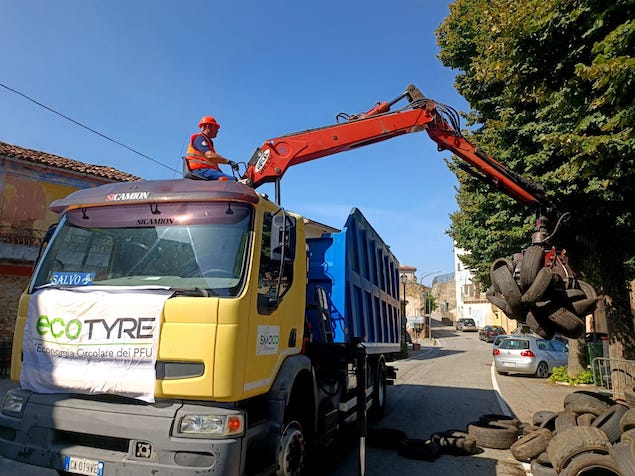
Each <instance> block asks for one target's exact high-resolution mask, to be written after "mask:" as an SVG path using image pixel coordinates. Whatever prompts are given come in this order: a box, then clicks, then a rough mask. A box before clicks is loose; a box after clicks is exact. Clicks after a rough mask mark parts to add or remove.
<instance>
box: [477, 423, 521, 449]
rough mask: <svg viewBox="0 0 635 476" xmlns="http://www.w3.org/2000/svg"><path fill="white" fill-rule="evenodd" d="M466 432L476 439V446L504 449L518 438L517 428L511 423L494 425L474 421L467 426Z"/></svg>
mask: <svg viewBox="0 0 635 476" xmlns="http://www.w3.org/2000/svg"><path fill="white" fill-rule="evenodd" d="M467 432H468V434H469V435H470V436H471V437H472V438H474V439H475V440H476V445H477V446H482V447H484V448H494V449H501V450H506V449H509V447H510V446H511V445H512V444H513V443H514V442H515V441H516V439H517V438H518V428H516V427H515V426H513V425H495V424H491V423H488V422H483V421H476V422H472V423H470V424H469V425H468V426H467Z"/></svg>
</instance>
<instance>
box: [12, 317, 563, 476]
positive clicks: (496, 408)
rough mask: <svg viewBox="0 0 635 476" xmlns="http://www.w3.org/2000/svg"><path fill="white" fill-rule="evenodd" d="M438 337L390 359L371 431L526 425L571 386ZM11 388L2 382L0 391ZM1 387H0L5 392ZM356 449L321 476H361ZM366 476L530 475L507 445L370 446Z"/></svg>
mask: <svg viewBox="0 0 635 476" xmlns="http://www.w3.org/2000/svg"><path fill="white" fill-rule="evenodd" d="M434 324H435V321H434V320H433V337H434V338H435V339H433V340H426V341H423V342H422V347H421V350H419V351H411V353H410V356H409V358H407V359H404V360H400V361H397V362H393V363H392V364H391V365H394V366H395V367H397V368H398V374H397V377H398V378H397V381H396V382H395V385H393V386H390V387H388V392H387V397H388V408H387V411H386V414H385V416H384V418H383V420H381V421H380V422H377V423H371V424H370V425H369V427H370V428H373V427H376V428H396V429H400V430H403V431H404V432H405V433H406V434H407V435H408V437H409V438H423V439H426V438H428V437H429V436H430V435H431V434H432V433H433V432H435V431H444V430H463V431H465V430H466V428H467V425H468V424H469V423H470V422H472V421H475V420H478V418H479V416H480V415H483V414H487V413H504V414H507V415H514V416H516V417H518V418H519V419H520V420H521V421H523V422H529V421H530V420H531V416H532V415H533V414H534V413H535V412H537V411H541V410H552V411H560V410H562V407H563V405H562V402H563V399H564V396H565V395H566V394H568V393H570V392H572V391H574V390H576V389H575V388H573V387H563V386H559V385H553V384H550V383H549V382H548V381H546V380H539V379H536V378H533V377H528V376H513V375H511V376H500V375H496V374H495V372H493V369H492V366H491V363H492V356H491V344H487V343H485V342H482V341H479V339H478V336H477V334H476V333H461V332H456V331H455V330H454V329H453V328H450V327H443V326H441V325H440V324H439V323H438V322H436V326H434ZM2 384H4V388H6V386H7V382H6V379H3V380H0V388H3V386H2ZM1 391H2V390H0V392H1ZM359 462H360V458H359V446H358V444H357V438H356V437H355V436H354V435H346V437H345V438H343V441H342V443H341V444H340V445H339V446H338V447H337V451H332V450H331V451H329V452H328V453H327V454H326V455H325V456H324V457H323V458H321V459H320V460H319V463H318V464H319V465H320V466H321V467H320V468H319V473H318V474H320V475H324V476H327V475H330V476H351V475H359V474H360V471H359ZM364 463H365V471H364V475H365V476H393V475H394V476H402V475H404V474H406V475H407V474H413V475H414V474H416V475H427V474H429V475H436V474H448V475H454V474H470V475H472V476H481V475H482V476H492V475H499V476H516V475H526V474H528V465H522V464H521V463H519V462H517V461H516V460H515V459H514V458H513V457H512V455H511V453H510V452H509V450H492V449H481V450H479V452H478V453H477V454H475V455H472V456H449V455H442V456H441V457H439V458H438V459H436V460H435V461H431V462H426V461H418V460H410V459H406V458H402V457H400V456H399V455H398V454H397V453H396V451H391V450H384V449H377V448H371V447H367V448H366V454H365V458H364ZM56 474H57V473H55V472H54V471H51V470H46V469H42V468H37V467H33V466H27V465H22V464H18V463H14V462H12V461H8V460H6V459H3V458H0V476H4V475H6V476H9V475H11V476H13V475H20V476H53V475H56Z"/></svg>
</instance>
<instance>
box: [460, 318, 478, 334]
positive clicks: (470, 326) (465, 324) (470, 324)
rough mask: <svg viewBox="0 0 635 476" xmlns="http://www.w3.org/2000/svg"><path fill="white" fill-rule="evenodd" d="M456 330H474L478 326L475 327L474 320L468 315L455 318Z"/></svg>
mask: <svg viewBox="0 0 635 476" xmlns="http://www.w3.org/2000/svg"><path fill="white" fill-rule="evenodd" d="M456 330H457V331H461V332H476V331H477V330H478V327H476V322H474V319H471V318H469V317H465V318H463V317H462V318H461V319H457V321H456Z"/></svg>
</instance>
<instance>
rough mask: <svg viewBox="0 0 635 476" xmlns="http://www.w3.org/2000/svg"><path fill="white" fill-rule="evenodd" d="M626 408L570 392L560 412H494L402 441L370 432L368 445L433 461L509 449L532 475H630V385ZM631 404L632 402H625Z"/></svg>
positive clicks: (385, 432)
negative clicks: (527, 416)
mask: <svg viewBox="0 0 635 476" xmlns="http://www.w3.org/2000/svg"><path fill="white" fill-rule="evenodd" d="M629 392H630V394H632V395H633V396H632V397H629V393H627V397H628V398H627V402H628V405H624V404H622V403H618V402H615V401H614V400H612V399H611V398H609V397H607V396H606V395H602V394H600V393H597V392H590V391H577V392H573V393H570V394H569V395H567V396H566V397H565V399H564V405H563V406H564V409H563V410H562V411H560V412H552V411H540V412H536V413H535V414H534V415H533V417H532V421H531V422H528V423H522V422H520V420H518V419H517V418H514V417H510V416H506V415H500V414H485V415H481V416H480V417H479V419H478V421H473V422H471V423H469V424H468V425H467V429H466V430H448V431H444V432H437V433H433V434H432V435H430V437H429V438H426V439H418V438H408V436H407V435H406V433H405V432H403V431H401V430H397V429H390V428H377V429H371V430H369V432H368V438H367V443H368V445H369V446H372V447H376V448H383V449H391V450H396V451H397V452H398V453H399V455H401V456H403V457H405V458H409V459H418V460H425V461H434V460H435V459H437V458H438V457H439V456H440V455H442V454H448V455H455V456H469V455H472V454H475V453H476V452H477V451H478V448H493V449H500V450H506V449H509V450H510V451H511V454H512V455H513V457H514V458H515V459H516V460H518V461H519V462H521V463H526V464H529V465H530V468H531V474H532V476H581V475H586V476H592V475H602V476H635V387H633V388H631V389H629ZM631 403H632V404H631Z"/></svg>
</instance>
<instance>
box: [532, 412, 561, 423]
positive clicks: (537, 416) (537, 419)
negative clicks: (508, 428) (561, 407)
mask: <svg viewBox="0 0 635 476" xmlns="http://www.w3.org/2000/svg"><path fill="white" fill-rule="evenodd" d="M554 415H555V416H557V415H558V413H557V412H552V411H548V410H541V411H538V412H536V413H534V414H533V416H532V417H531V421H532V423H533V424H534V425H538V426H540V425H541V424H542V422H544V421H545V420H547V419H548V418H551V417H553V416H554Z"/></svg>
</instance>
